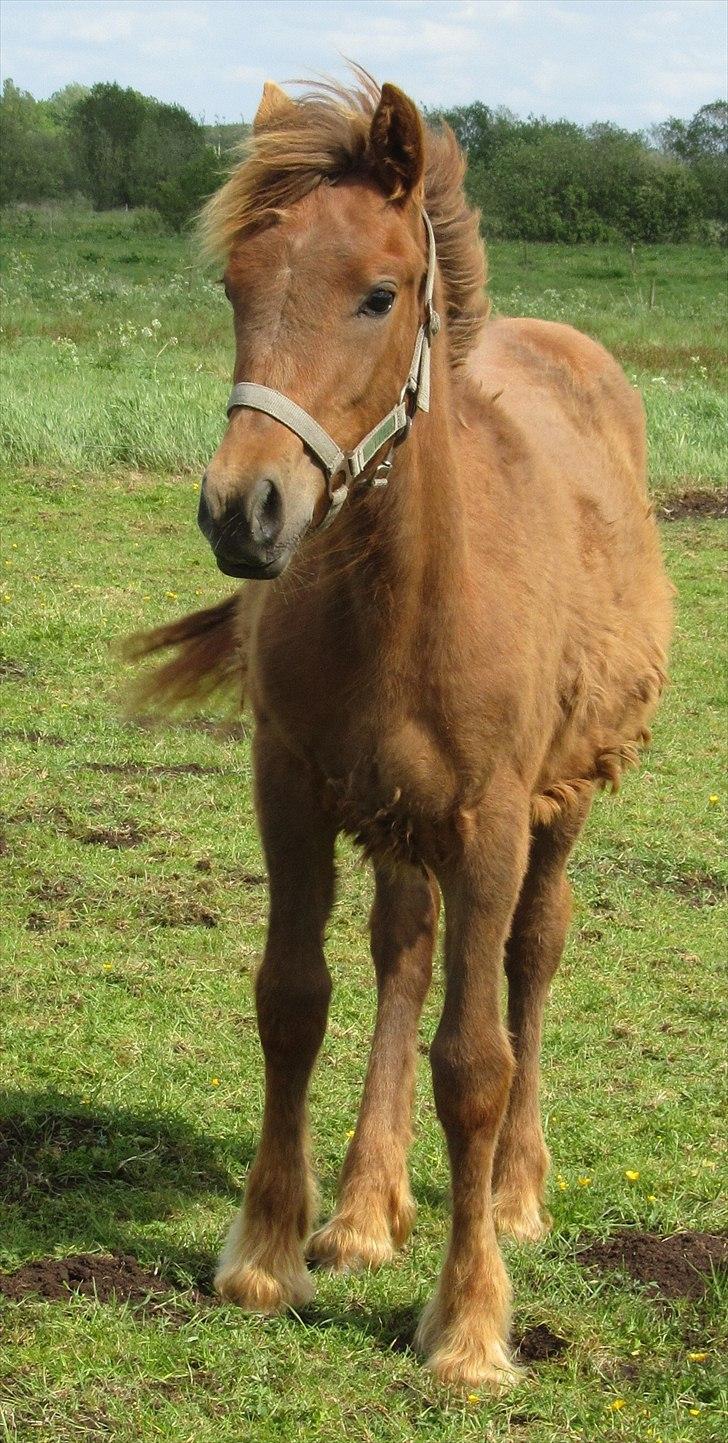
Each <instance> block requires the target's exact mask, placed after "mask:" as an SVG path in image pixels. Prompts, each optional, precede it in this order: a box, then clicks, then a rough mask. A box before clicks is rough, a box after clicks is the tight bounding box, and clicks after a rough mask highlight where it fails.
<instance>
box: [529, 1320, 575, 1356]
mask: <svg viewBox="0 0 728 1443" xmlns="http://www.w3.org/2000/svg"><path fill="white" fill-rule="evenodd" d="M568 1346H569V1345H568V1343H567V1341H566V1338H560V1337H559V1335H558V1333H552V1331H551V1329H550V1328H549V1326H548V1324H547V1323H536V1324H535V1325H534V1327H533V1328H526V1330H525V1332H524V1333H523V1334H522V1335H521V1337H520V1338H519V1339H518V1340H517V1342H516V1361H517V1362H519V1363H547V1362H548V1361H549V1359H550V1358H558V1357H559V1356H560V1354H561V1353H564V1352H565V1351H566V1349H567V1348H568Z"/></svg>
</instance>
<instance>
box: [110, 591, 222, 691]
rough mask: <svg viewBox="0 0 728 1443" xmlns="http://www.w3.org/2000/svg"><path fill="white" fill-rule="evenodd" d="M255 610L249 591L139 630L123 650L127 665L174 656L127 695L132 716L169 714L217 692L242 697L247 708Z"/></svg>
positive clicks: (156, 667)
mask: <svg viewBox="0 0 728 1443" xmlns="http://www.w3.org/2000/svg"><path fill="white" fill-rule="evenodd" d="M249 613H250V606H249V604H248V597H247V596H246V593H245V589H243V590H241V591H236V592H234V593H233V595H232V596H230V597H228V599H227V600H226V601H221V602H220V603H219V605H217V606H209V607H206V608H205V609H204V610H203V611H192V612H190V613H189V615H188V616H182V617H180V618H179V620H178V621H171V622H168V623H167V624H166V626H155V627H153V628H152V630H150V631H136V632H134V633H133V635H131V636H127V637H126V638H125V639H124V641H123V642H122V643H121V644H120V646H119V647H118V648H117V654H118V655H119V656H120V658H121V660H122V661H124V662H131V663H134V662H139V661H143V660H144V659H145V658H147V657H150V656H155V655H156V654H157V653H159V652H167V651H172V653H173V654H172V656H170V657H169V658H168V659H167V660H165V661H163V662H161V664H158V665H156V666H154V667H152V669H151V670H147V671H146V672H145V673H144V674H143V675H142V676H140V677H139V678H138V679H137V680H136V681H134V682H133V683H132V685H131V687H130V688H129V690H128V692H127V694H126V697H125V710H126V712H127V714H131V715H133V714H138V713H140V712H145V711H152V712H169V711H173V710H174V708H175V707H178V706H183V705H184V704H185V703H189V702H197V703H199V702H203V701H208V700H209V699H210V697H212V696H214V695H216V694H217V693H220V692H223V691H226V692H228V693H233V694H236V696H235V699H236V701H237V704H238V706H239V707H241V708H242V706H243V704H244V700H245V681H246V676H247V670H248V650H249V644H250V615H249Z"/></svg>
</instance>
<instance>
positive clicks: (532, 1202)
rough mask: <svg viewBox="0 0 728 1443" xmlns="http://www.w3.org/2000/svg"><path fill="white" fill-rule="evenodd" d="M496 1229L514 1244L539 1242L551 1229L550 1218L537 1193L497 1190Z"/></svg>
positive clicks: (525, 1190) (495, 1203) (494, 1212)
mask: <svg viewBox="0 0 728 1443" xmlns="http://www.w3.org/2000/svg"><path fill="white" fill-rule="evenodd" d="M493 1221H494V1223H495V1227H496V1232H497V1233H499V1234H500V1235H501V1236H502V1237H510V1238H513V1239H514V1241H515V1242H517V1243H540V1242H542V1241H543V1239H544V1238H545V1237H546V1236H547V1234H548V1233H549V1232H550V1231H551V1225H552V1218H551V1214H550V1213H549V1212H547V1210H546V1208H544V1207H543V1205H542V1203H541V1197H540V1193H537V1192H534V1191H529V1190H528V1189H517V1190H516V1191H510V1190H508V1191H506V1190H503V1191H499V1192H497V1193H496V1194H495V1196H494V1198H493Z"/></svg>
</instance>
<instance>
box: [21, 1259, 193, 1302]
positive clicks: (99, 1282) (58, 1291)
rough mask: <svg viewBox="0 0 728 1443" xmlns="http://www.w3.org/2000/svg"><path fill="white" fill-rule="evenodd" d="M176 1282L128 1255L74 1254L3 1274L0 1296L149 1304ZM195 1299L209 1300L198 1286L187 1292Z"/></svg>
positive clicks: (58, 1300)
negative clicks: (72, 1295) (86, 1299)
mask: <svg viewBox="0 0 728 1443" xmlns="http://www.w3.org/2000/svg"><path fill="white" fill-rule="evenodd" d="M173 1291H174V1284H173V1283H169V1282H166V1281H165V1279H164V1278H162V1277H160V1276H159V1274H158V1273H157V1272H152V1271H150V1270H149V1269H148V1268H143V1267H142V1266H141V1264H140V1263H138V1262H137V1260H136V1258H133V1257H130V1256H129V1255H128V1254H117V1255H113V1254H112V1255H110V1256H104V1255H103V1254H101V1253H75V1254H73V1256H71V1257H68V1258H44V1259H42V1260H41V1261H40V1262H35V1263H25V1264H24V1265H23V1266H22V1267H20V1268H18V1269H17V1270H16V1271H15V1272H14V1273H0V1297H4V1298H7V1299H9V1300H10V1301H11V1302H16V1303H18V1302H21V1301H22V1300H23V1298H27V1297H36V1298H44V1299H46V1301H48V1302H64V1301H68V1298H69V1297H70V1296H71V1294H73V1293H76V1294H79V1295H80V1296H81V1297H87V1298H96V1299H97V1300H98V1302H100V1303H108V1302H110V1301H111V1299H112V1298H115V1299H116V1300H117V1301H118V1302H124V1303H134V1304H140V1303H146V1302H148V1301H149V1299H150V1297H151V1298H153V1297H164V1296H169V1294H170V1293H171V1292H173ZM185 1297H189V1298H190V1299H191V1300H192V1301H193V1302H196V1303H199V1302H201V1301H208V1300H207V1299H206V1298H205V1296H204V1294H202V1293H198V1292H197V1290H196V1289H192V1290H190V1292H189V1293H187V1294H185Z"/></svg>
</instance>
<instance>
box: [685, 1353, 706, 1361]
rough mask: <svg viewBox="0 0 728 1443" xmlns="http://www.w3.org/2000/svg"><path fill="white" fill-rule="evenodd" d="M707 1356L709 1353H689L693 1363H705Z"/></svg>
mask: <svg viewBox="0 0 728 1443" xmlns="http://www.w3.org/2000/svg"><path fill="white" fill-rule="evenodd" d="M707 1356H708V1354H707V1353H688V1357H689V1359H690V1362H691V1363H704V1362H705V1359H706V1358H707Z"/></svg>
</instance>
